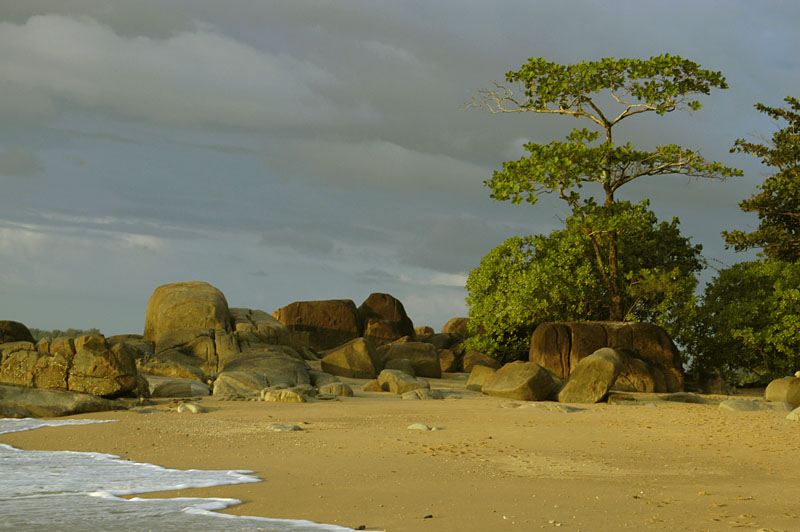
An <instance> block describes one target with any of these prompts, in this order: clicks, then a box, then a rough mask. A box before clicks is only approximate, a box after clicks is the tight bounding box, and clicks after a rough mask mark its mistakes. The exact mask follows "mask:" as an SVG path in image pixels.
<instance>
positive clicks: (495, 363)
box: [462, 351, 503, 373]
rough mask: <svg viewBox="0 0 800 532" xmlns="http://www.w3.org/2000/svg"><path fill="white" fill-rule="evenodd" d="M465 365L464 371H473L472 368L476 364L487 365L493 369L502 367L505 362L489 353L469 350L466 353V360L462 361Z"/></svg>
mask: <svg viewBox="0 0 800 532" xmlns="http://www.w3.org/2000/svg"><path fill="white" fill-rule="evenodd" d="M462 365H463V367H464V371H465V372H467V373H469V372H470V371H472V368H474V367H475V366H486V367H487V368H492V369H500V368H501V367H502V366H503V364H501V363H500V361H499V360H497V359H496V358H492V357H490V356H489V355H485V354H483V353H480V352H478V351H467V353H466V354H465V355H464V361H463V362H462Z"/></svg>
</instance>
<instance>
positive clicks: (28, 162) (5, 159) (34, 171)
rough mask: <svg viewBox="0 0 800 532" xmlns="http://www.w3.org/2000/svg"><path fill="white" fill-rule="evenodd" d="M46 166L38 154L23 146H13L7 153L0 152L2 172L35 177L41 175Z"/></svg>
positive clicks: (0, 171)
mask: <svg viewBox="0 0 800 532" xmlns="http://www.w3.org/2000/svg"><path fill="white" fill-rule="evenodd" d="M43 171H44V166H43V165H42V162H41V161H40V160H39V157H37V156H36V154H35V153H34V152H33V151H32V150H30V149H28V148H25V147H22V146H11V147H10V148H8V150H6V152H5V153H2V152H0V174H4V175H9V176H15V177H35V176H38V175H41V174H42V172H43Z"/></svg>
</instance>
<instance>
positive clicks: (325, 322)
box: [272, 299, 361, 351]
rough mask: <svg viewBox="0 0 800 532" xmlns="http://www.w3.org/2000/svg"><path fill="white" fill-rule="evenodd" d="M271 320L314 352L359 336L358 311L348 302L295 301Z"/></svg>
mask: <svg viewBox="0 0 800 532" xmlns="http://www.w3.org/2000/svg"><path fill="white" fill-rule="evenodd" d="M272 316H273V317H274V318H275V319H277V320H278V321H279V322H281V323H282V324H284V325H285V326H286V327H287V328H288V329H289V330H290V331H291V332H292V334H293V335H295V333H300V334H298V335H295V337H296V338H302V340H303V341H307V342H308V345H309V346H310V347H312V348H313V349H316V350H318V351H324V350H326V349H332V348H334V347H337V346H340V345H342V344H344V343H347V342H349V341H350V340H354V339H356V338H358V337H360V336H361V327H360V326H359V319H358V310H357V309H356V304H355V303H353V302H352V301H351V300H349V299H331V300H326V301H295V302H294V303H291V304H290V305H287V306H285V307H282V308H279V309H278V310H276V311H275V312H273V313H272Z"/></svg>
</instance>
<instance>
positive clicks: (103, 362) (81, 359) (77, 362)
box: [67, 334, 138, 397]
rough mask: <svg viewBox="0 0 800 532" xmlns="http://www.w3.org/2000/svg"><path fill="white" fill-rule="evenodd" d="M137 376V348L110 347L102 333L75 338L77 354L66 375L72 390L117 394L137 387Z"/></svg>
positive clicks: (111, 395)
mask: <svg viewBox="0 0 800 532" xmlns="http://www.w3.org/2000/svg"><path fill="white" fill-rule="evenodd" d="M137 375H138V370H137V369H136V359H135V356H134V351H133V349H132V348H130V347H128V346H127V345H126V344H124V343H120V344H116V345H114V346H113V347H111V348H109V346H108V343H107V342H106V339H105V338H104V337H103V336H102V335H100V334H90V335H85V336H81V337H79V338H76V339H75V356H74V357H73V358H72V365H71V367H70V370H69V377H68V378H67V388H68V389H69V390H70V391H72V392H78V393H89V394H92V395H99V396H102V397H117V396H120V395H124V394H127V393H129V392H132V391H133V390H135V389H136V385H137Z"/></svg>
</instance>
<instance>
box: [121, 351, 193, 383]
mask: <svg viewBox="0 0 800 532" xmlns="http://www.w3.org/2000/svg"><path fill="white" fill-rule="evenodd" d="M135 356H136V368H137V369H138V370H139V372H140V373H147V374H148V375H156V376H159V377H168V378H173V379H194V380H196V381H205V379H206V374H205V372H203V370H201V369H200V368H199V367H198V365H197V363H198V362H199V360H198V359H195V358H194V357H190V356H189V355H185V354H183V353H181V352H178V351H168V352H167V353H165V354H164V356H161V355H154V354H152V353H142V352H137V353H136V354H135Z"/></svg>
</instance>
